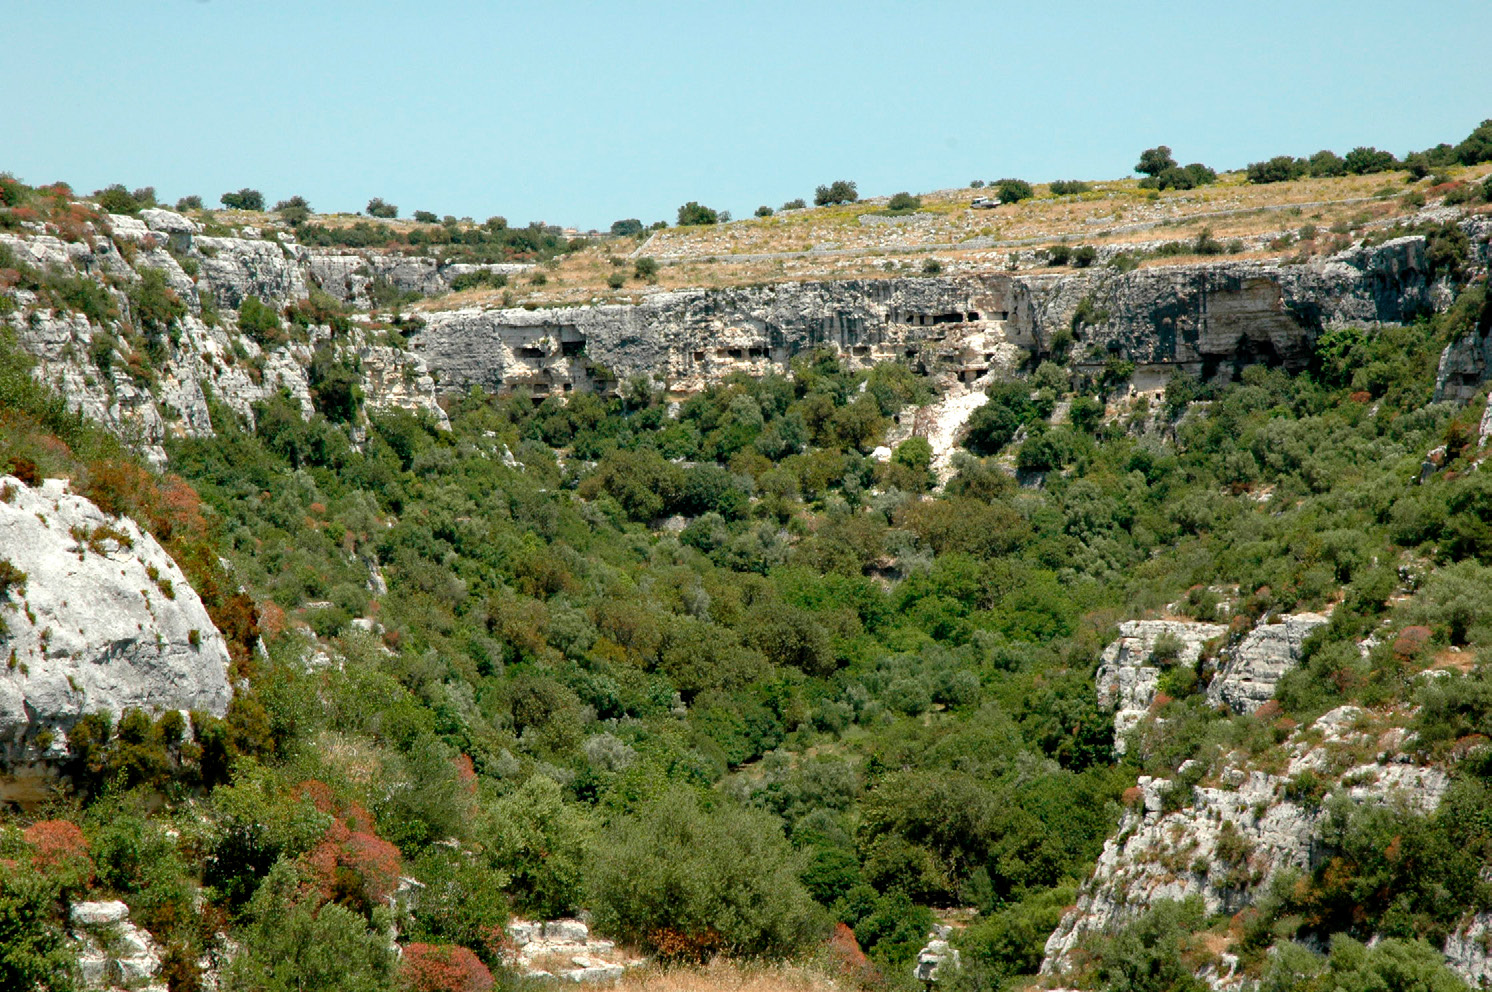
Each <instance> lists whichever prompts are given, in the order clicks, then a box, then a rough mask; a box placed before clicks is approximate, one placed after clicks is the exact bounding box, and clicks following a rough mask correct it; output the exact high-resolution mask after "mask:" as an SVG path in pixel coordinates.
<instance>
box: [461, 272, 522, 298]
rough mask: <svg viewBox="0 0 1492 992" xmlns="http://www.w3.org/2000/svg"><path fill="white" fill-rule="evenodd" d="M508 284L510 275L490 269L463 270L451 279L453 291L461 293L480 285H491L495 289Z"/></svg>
mask: <svg viewBox="0 0 1492 992" xmlns="http://www.w3.org/2000/svg"><path fill="white" fill-rule="evenodd" d="M507 284H508V277H507V275H506V274H504V273H502V272H493V271H492V270H490V269H478V270H477V271H475V272H463V273H461V274H460V275H458V276H457V277H456V278H454V279H452V280H451V292H453V293H460V292H463V291H465V290H468V289H475V288H477V287H478V286H490V287H492V288H493V289H502V288H503V287H504V286H506V285H507Z"/></svg>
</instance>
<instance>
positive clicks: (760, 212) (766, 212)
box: [755, 203, 775, 217]
mask: <svg viewBox="0 0 1492 992" xmlns="http://www.w3.org/2000/svg"><path fill="white" fill-rule="evenodd" d="M773 213H775V211H774V210H773V209H772V208H771V207H769V206H767V205H766V204H765V203H764V204H762V205H761V206H759V207H757V208H756V214H755V216H757V217H770V216H772V214H773Z"/></svg>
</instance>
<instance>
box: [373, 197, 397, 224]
mask: <svg viewBox="0 0 1492 992" xmlns="http://www.w3.org/2000/svg"><path fill="white" fill-rule="evenodd" d="M366 209H367V211H368V216H369V217H379V218H382V219H383V220H393V219H394V218H395V217H398V216H399V208H398V207H396V206H394V205H393V204H392V203H385V202H384V201H383V197H381V196H375V197H373V199H371V200H369V201H368V206H367V207H366Z"/></svg>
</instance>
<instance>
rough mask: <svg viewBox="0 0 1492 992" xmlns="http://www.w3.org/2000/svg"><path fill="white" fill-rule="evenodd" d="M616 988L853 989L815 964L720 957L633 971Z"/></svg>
mask: <svg viewBox="0 0 1492 992" xmlns="http://www.w3.org/2000/svg"><path fill="white" fill-rule="evenodd" d="M616 988H618V989H623V990H626V992H844V990H845V989H847V988H849V986H848V985H847V984H846V983H845V982H843V981H842V980H839V979H836V978H834V977H833V976H831V975H830V974H829V973H828V972H827V971H824V970H820V969H818V968H816V967H814V966H812V965H801V964H790V963H784V964H756V963H752V962H739V961H731V960H727V959H725V958H716V959H715V960H714V961H711V962H710V963H709V964H707V965H703V966H701V967H694V968H685V967H674V968H663V967H661V966H658V965H646V966H644V967H641V968H633V969H631V970H630V971H628V972H627V973H626V975H625V976H623V977H622V979H621V980H620V981H619V982H618V983H617V985H616Z"/></svg>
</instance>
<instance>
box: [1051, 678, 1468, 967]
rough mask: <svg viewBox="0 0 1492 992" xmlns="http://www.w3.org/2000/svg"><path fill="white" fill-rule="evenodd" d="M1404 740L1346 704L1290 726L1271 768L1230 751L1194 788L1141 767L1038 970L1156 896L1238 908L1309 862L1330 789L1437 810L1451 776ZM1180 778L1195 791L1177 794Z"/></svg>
mask: <svg viewBox="0 0 1492 992" xmlns="http://www.w3.org/2000/svg"><path fill="white" fill-rule="evenodd" d="M1404 744H1405V734H1404V732H1403V730H1402V729H1400V728H1398V727H1394V726H1385V725H1382V724H1380V723H1378V722H1377V721H1376V720H1375V719H1374V718H1373V717H1372V716H1371V715H1370V714H1368V713H1366V712H1364V711H1362V710H1359V709H1357V708H1356V707H1351V706H1344V707H1341V708H1339V709H1336V710H1332V711H1331V712H1330V713H1327V714H1325V715H1324V716H1322V717H1321V718H1319V719H1318V720H1316V722H1315V723H1314V724H1313V725H1311V726H1310V727H1308V728H1301V729H1300V730H1297V731H1296V732H1295V733H1294V734H1293V735H1292V736H1291V738H1290V739H1289V740H1288V741H1287V742H1286V744H1285V745H1284V748H1285V757H1286V758H1287V759H1288V760H1287V761H1286V762H1285V764H1284V767H1283V768H1282V770H1280V771H1279V772H1278V773H1271V772H1266V771H1261V770H1258V769H1257V768H1254V767H1251V765H1250V762H1249V759H1248V757H1247V755H1244V754H1241V753H1238V754H1232V755H1228V756H1225V757H1224V758H1223V759H1222V760H1221V761H1220V762H1219V764H1218V767H1216V768H1214V769H1210V770H1209V772H1210V774H1208V775H1207V776H1206V777H1205V778H1204V779H1203V783H1204V784H1203V785H1200V786H1198V787H1197V788H1195V789H1188V787H1186V786H1183V785H1180V784H1177V783H1173V782H1172V781H1171V780H1167V779H1157V778H1151V777H1149V776H1143V777H1141V778H1140V780H1139V786H1138V788H1137V789H1136V790H1135V791H1136V792H1137V793H1138V794H1137V795H1136V796H1134V799H1133V802H1132V804H1131V807H1130V809H1129V810H1128V811H1127V812H1126V813H1125V814H1124V818H1123V820H1122V821H1121V823H1120V825H1119V830H1118V832H1117V833H1116V834H1115V835H1114V836H1113V837H1112V838H1111V839H1110V840H1109V841H1108V842H1106V843H1105V845H1104V849H1103V853H1102V855H1100V857H1099V859H1098V865H1097V867H1096V868H1095V869H1094V872H1093V876H1092V878H1091V879H1090V880H1089V881H1088V883H1087V885H1085V886H1084V888H1083V892H1082V894H1081V896H1080V897H1079V900H1078V904H1077V906H1076V907H1074V908H1073V909H1072V910H1070V911H1069V912H1068V913H1067V915H1066V916H1065V917H1064V918H1063V920H1062V923H1061V924H1060V925H1059V926H1058V928H1057V930H1056V931H1055V932H1054V933H1053V934H1052V936H1051V938H1050V939H1049V940H1048V941H1047V945H1046V960H1045V961H1044V962H1043V964H1042V972H1043V974H1047V975H1060V974H1062V973H1063V971H1065V970H1066V969H1067V968H1068V966H1069V965H1070V964H1071V963H1072V961H1071V956H1072V955H1073V953H1074V952H1075V951H1076V950H1077V949H1078V948H1079V946H1080V945H1081V943H1082V942H1083V939H1084V937H1085V936H1087V935H1088V934H1093V933H1100V932H1105V931H1109V930H1112V929H1114V928H1115V927H1118V926H1122V925H1123V924H1124V923H1125V922H1126V921H1128V920H1131V919H1133V918H1134V917H1136V916H1138V915H1139V914H1140V913H1142V912H1143V911H1144V910H1145V909H1146V908H1147V907H1149V906H1151V905H1153V904H1154V903H1156V902H1157V901H1159V900H1162V899H1184V898H1187V897H1188V896H1194V895H1195V896H1199V897H1200V898H1201V899H1202V901H1203V902H1204V903H1205V904H1206V907H1207V911H1208V912H1209V913H1236V912H1238V911H1239V910H1240V909H1242V908H1244V907H1245V906H1247V905H1249V904H1251V903H1252V902H1253V900H1254V897H1255V894H1256V893H1258V892H1260V891H1262V890H1263V889H1264V888H1266V887H1267V886H1268V884H1269V882H1270V880H1271V879H1272V878H1274V877H1275V876H1276V875H1277V874H1279V873H1280V872H1282V871H1285V870H1289V869H1295V870H1300V871H1309V870H1310V869H1311V868H1312V867H1314V865H1315V863H1316V861H1317V860H1318V859H1319V858H1320V857H1322V856H1324V855H1325V854H1326V853H1327V852H1326V851H1325V850H1324V849H1323V847H1322V844H1321V840H1320V828H1321V824H1322V822H1323V820H1324V818H1325V816H1326V814H1325V812H1324V803H1325V799H1326V798H1327V797H1328V796H1330V795H1333V794H1336V795H1344V796H1347V797H1349V798H1351V799H1353V800H1354V801H1358V802H1365V803H1367V802H1373V803H1400V802H1402V803H1404V804H1406V805H1407V806H1408V807H1410V808H1412V809H1416V810H1419V811H1421V812H1430V811H1432V810H1434V809H1435V808H1436V807H1437V806H1438V805H1439V803H1440V799H1441V797H1442V796H1443V795H1444V793H1445V791H1446V789H1447V788H1448V786H1449V783H1450V780H1449V777H1448V776H1447V775H1446V773H1445V772H1444V771H1442V770H1441V769H1439V768H1435V767H1423V766H1419V765H1415V764H1413V763H1411V762H1410V760H1409V758H1408V756H1407V755H1405V754H1403V753H1402V748H1403V746H1404ZM1363 752H1367V753H1370V754H1376V755H1377V756H1378V757H1377V759H1376V760H1375V761H1373V762H1370V763H1367V764H1360V763H1358V760H1359V759H1357V757H1356V755H1358V754H1360V753H1363ZM1188 770H1189V769H1187V768H1186V767H1185V766H1184V767H1183V769H1182V772H1183V773H1185V772H1187V771H1188ZM1304 772H1310V773H1311V776H1312V778H1313V780H1314V781H1322V782H1325V783H1327V785H1328V791H1327V792H1326V794H1325V795H1303V794H1300V791H1299V790H1292V788H1291V782H1292V780H1294V779H1296V777H1297V776H1300V775H1301V774H1302V773H1304ZM1178 788H1179V789H1187V791H1188V792H1189V793H1190V794H1189V795H1188V796H1183V797H1181V798H1180V801H1175V800H1177V796H1176V795H1175V794H1173V793H1172V790H1173V789H1178Z"/></svg>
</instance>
